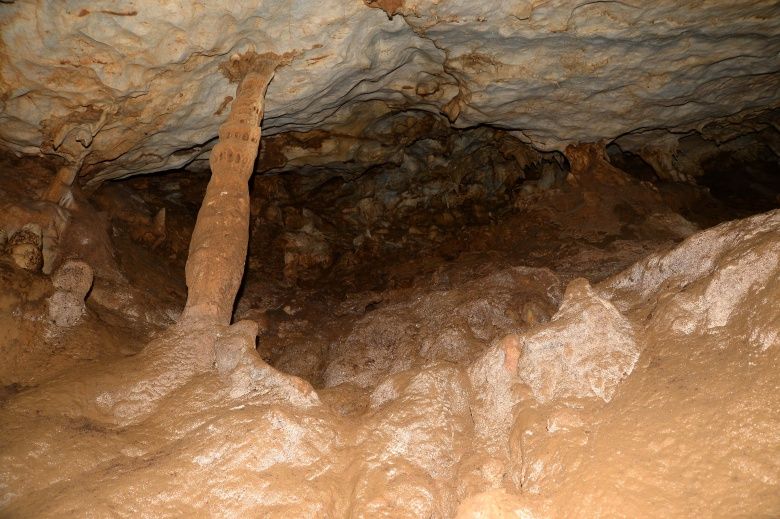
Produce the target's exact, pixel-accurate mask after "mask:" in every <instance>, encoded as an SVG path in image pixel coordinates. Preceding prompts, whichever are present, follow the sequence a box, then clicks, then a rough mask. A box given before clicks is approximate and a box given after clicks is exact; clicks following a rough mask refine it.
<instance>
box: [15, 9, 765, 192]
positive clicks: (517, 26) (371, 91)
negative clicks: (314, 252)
mask: <svg viewBox="0 0 780 519" xmlns="http://www.w3.org/2000/svg"><path fill="white" fill-rule="evenodd" d="M368 4H370V5H374V6H385V9H388V12H389V13H395V16H392V17H388V15H387V13H385V12H383V11H382V10H380V9H374V8H371V7H370V6H367V5H366V3H364V2H349V3H344V2H341V1H339V0H323V1H322V2H316V3H313V2H302V3H296V4H293V5H290V4H289V3H288V2H285V1H283V0H275V1H270V2H261V3H257V2H249V3H247V2H232V3H216V2H196V3H195V4H193V5H192V6H186V7H185V6H180V5H179V4H176V3H164V4H161V3H160V2H157V1H153V0H136V1H134V2H133V3H132V4H131V5H127V6H122V7H121V8H120V7H117V5H116V3H115V2H111V1H108V0H101V1H94V2H90V4H89V5H88V6H81V5H75V4H72V3H69V2H60V1H55V0H39V1H37V2H12V3H4V4H3V6H2V11H0V23H1V24H2V26H3V31H2V45H1V46H0V47H1V48H2V49H3V51H2V53H1V54H0V75H2V77H3V84H4V85H5V86H4V91H5V92H6V93H5V94H4V96H3V124H2V125H1V126H0V141H2V142H3V143H4V145H5V146H6V147H8V148H10V149H11V150H13V151H16V152H21V153H27V154H39V153H41V151H42V150H46V151H48V150H52V149H56V148H57V147H59V146H60V145H61V144H62V143H63V142H67V143H69V144H68V145H69V146H72V147H73V148H74V150H73V151H71V152H70V153H71V154H74V155H78V154H79V153H80V152H83V151H85V150H86V151H88V152H89V154H88V156H86V158H85V171H86V172H87V173H88V174H89V175H90V176H91V177H92V178H98V179H106V178H113V177H121V176H127V175H129V174H134V173H142V172H150V171H157V170H163V169H173V168H176V167H180V166H183V165H185V164H188V163H190V162H192V161H193V160H195V159H203V158H205V157H206V156H207V155H208V153H209V151H210V148H211V146H212V144H213V139H214V138H215V137H216V136H217V128H218V127H219V125H220V124H221V122H223V120H224V118H225V117H226V115H227V110H226V108H227V106H228V105H229V104H230V103H231V100H232V97H233V95H234V92H233V87H232V86H231V85H230V84H229V83H228V80H227V79H226V78H225V77H224V76H223V75H222V74H220V73H219V71H218V67H219V66H220V63H222V62H224V61H225V60H226V59H227V58H228V57H229V56H231V55H233V54H235V53H242V52H244V51H246V50H250V48H252V47H253V48H254V50H256V51H257V52H265V51H270V52H275V53H277V54H279V55H283V54H285V53H291V54H292V55H293V56H294V58H293V61H292V63H291V65H290V66H289V67H287V68H285V69H284V70H282V71H280V72H279V74H278V80H277V81H275V82H274V84H273V85H272V86H271V88H270V90H269V92H268V109H267V114H266V118H265V121H264V123H263V127H264V132H265V134H266V135H268V136H270V135H272V134H275V133H279V132H282V131H289V130H300V129H307V130H309V129H312V128H314V127H317V128H321V129H325V130H327V129H332V128H334V127H335V126H337V125H338V124H340V123H342V122H343V121H345V120H349V118H350V117H352V116H353V115H354V114H357V113H361V114H362V115H361V117H363V115H364V116H365V117H363V119H364V120H365V121H372V120H376V119H378V118H379V117H380V116H382V115H384V114H386V113H388V111H389V110H390V107H393V108H406V109H415V110H424V111H433V112H442V113H445V114H446V115H447V116H448V117H449V118H450V120H452V121H454V122H455V124H456V125H458V126H462V127H466V126H477V125H480V124H486V123H487V124H494V125H497V126H500V127H504V128H511V129H513V130H515V132H516V135H517V136H518V137H519V138H521V139H522V140H524V141H527V142H531V143H533V144H534V145H535V146H537V147H538V148H541V149H546V150H552V149H557V150H563V149H564V148H565V147H566V145H567V144H570V143H575V142H578V141H593V140H598V139H602V138H603V139H613V138H616V137H618V136H621V135H624V134H627V133H630V132H635V134H636V135H638V136H640V140H641V136H642V134H643V133H647V132H648V131H649V130H652V129H654V128H669V129H672V130H676V131H685V130H688V129H693V128H698V127H700V126H701V125H703V124H704V123H706V122H708V121H712V120H714V119H716V118H722V117H726V116H732V114H737V118H739V117H740V116H741V115H743V114H748V113H749V112H751V111H755V110H757V109H759V108H762V107H767V106H777V103H778V100H779V99H778V92H777V88H776V84H777V73H776V71H777V69H778V55H779V54H778V51H780V40H779V39H778V38H777V37H776V35H777V34H778V33H780V18H778V17H777V16H776V13H775V10H776V7H775V6H774V5H773V4H772V3H771V2H748V1H746V0H740V1H736V2H726V1H722V0H721V1H716V2H710V3H707V4H706V5H702V4H698V3H690V4H681V3H680V2H676V1H674V0H663V1H658V2H653V3H652V4H651V5H650V4H641V5H640V4H629V3H625V2H590V1H587V0H577V1H575V2H571V1H568V0H553V1H549V2H544V3H539V2H529V1H527V0H512V1H504V0H489V1H486V2H482V3H479V4H476V3H474V2H470V1H466V0H448V1H430V0H407V1H405V2H390V3H387V2H384V3H382V2H369V3H368ZM386 5H392V6H393V8H392V9H390V8H388V7H386ZM41 35H44V36H43V37H42V36H41ZM659 42H663V44H659ZM367 100H372V101H371V102H367ZM161 114H162V115H161ZM560 121H566V124H560ZM364 126H365V123H364V124H363V125H359V126H357V127H356V128H354V129H353V131H352V135H353V137H355V138H357V137H359V136H360V130H361V128H362V127H364ZM375 142H376V141H375ZM333 151H335V149H334V150H333ZM328 153H331V151H329V150H328V149H321V150H320V151H319V153H318V155H327V154H328ZM364 153H365V154H366V155H365V156H369V155H370V154H371V147H370V146H366V147H364ZM107 160H109V161H110V162H106V161H107Z"/></svg>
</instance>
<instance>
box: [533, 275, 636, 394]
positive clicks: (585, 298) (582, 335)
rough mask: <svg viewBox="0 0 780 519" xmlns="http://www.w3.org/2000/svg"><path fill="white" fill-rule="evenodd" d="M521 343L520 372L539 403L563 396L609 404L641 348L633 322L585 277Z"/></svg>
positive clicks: (573, 283) (575, 282)
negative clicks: (600, 295)
mask: <svg viewBox="0 0 780 519" xmlns="http://www.w3.org/2000/svg"><path fill="white" fill-rule="evenodd" d="M520 342H521V344H522V346H521V349H522V352H521V354H520V360H519V362H518V375H519V377H520V378H521V379H522V380H523V381H524V382H525V383H526V384H528V385H529V386H530V387H531V389H532V390H533V393H534V396H535V397H536V398H537V399H538V400H539V401H542V402H545V401H549V400H552V399H556V398H567V397H581V398H585V397H598V398H601V399H602V400H604V401H605V402H609V401H610V400H611V399H612V397H613V395H614V394H615V391H616V390H617V385H618V384H619V383H620V381H621V380H623V378H625V377H626V376H627V375H628V374H630V373H631V371H632V370H633V368H634V365H635V364H636V361H637V359H638V358H639V351H640V347H639V343H638V341H637V337H636V336H635V333H634V329H633V326H632V325H631V323H630V322H629V321H628V320H627V319H626V318H625V317H624V316H623V315H621V313H620V312H619V311H618V310H617V308H615V306H614V305H613V304H612V303H610V302H609V301H608V300H606V299H603V298H601V297H599V296H598V295H597V294H596V292H595V290H594V289H593V288H591V286H590V284H589V283H588V282H587V281H586V280H585V279H576V280H574V281H572V282H571V283H570V284H569V286H568V287H567V289H566V294H565V295H564V300H563V303H562V304H561V308H560V309H559V310H558V313H556V314H555V315H554V316H553V318H552V320H551V321H550V322H549V323H548V324H545V325H541V326H540V327H538V328H537V329H535V330H532V331H531V332H529V333H528V334H526V335H523V336H521V341H520Z"/></svg>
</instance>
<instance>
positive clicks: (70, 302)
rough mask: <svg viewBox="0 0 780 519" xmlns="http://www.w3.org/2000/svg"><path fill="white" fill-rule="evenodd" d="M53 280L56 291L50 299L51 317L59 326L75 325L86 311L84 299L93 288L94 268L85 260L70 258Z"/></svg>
mask: <svg viewBox="0 0 780 519" xmlns="http://www.w3.org/2000/svg"><path fill="white" fill-rule="evenodd" d="M51 280H52V284H53V285H54V288H55V289H56V291H55V292H54V294H52V296H51V297H49V299H48V303H49V318H50V319H51V320H52V321H54V323H55V324H56V325H57V326H62V327H68V326H73V325H74V324H76V323H77V322H78V321H79V319H81V316H82V315H84V313H85V312H86V307H85V305H84V299H85V298H86V297H87V293H88V292H89V290H90V289H91V288H92V280H93V274H92V268H90V266H89V265H87V264H86V263H84V262H83V261H74V260H69V261H67V262H65V263H64V264H63V265H62V266H61V267H60V268H59V269H57V270H56V271H55V272H54V274H52V279H51Z"/></svg>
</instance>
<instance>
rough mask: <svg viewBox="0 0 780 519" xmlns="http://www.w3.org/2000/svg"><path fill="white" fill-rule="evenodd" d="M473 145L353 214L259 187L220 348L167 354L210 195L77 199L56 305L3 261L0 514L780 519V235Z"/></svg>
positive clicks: (133, 193) (265, 180) (171, 191)
mask: <svg viewBox="0 0 780 519" xmlns="http://www.w3.org/2000/svg"><path fill="white" fill-rule="evenodd" d="M487 133H488V134H489V138H486V140H487V141H490V142H492V144H493V145H494V146H496V147H494V148H491V153H490V154H489V155H490V156H491V157H493V162H492V163H491V164H492V165H491V167H490V168H489V169H483V170H479V171H478V172H475V171H471V172H470V173H467V174H464V176H463V177H461V178H460V180H458V181H457V182H455V179H457V176H456V175H455V174H453V175H452V176H450V177H445V176H443V171H444V170H445V169H447V168H445V167H443V166H442V169H441V170H440V171H438V172H437V170H436V165H435V164H434V165H433V167H431V168H430V169H415V168H414V167H413V166H410V164H411V163H412V162H413V160H412V159H414V157H415V156H416V157H423V156H425V153H423V151H426V150H431V149H436V147H437V146H438V144H433V143H432V142H428V143H425V144H420V145H418V146H417V147H415V146H410V148H409V150H408V151H407V152H406V156H407V159H403V160H402V161H401V164H402V166H398V165H397V164H395V163H393V164H391V165H387V166H385V167H383V168H376V169H374V170H373V173H371V174H368V173H367V174H366V175H364V176H361V177H357V178H352V177H349V182H351V184H349V185H347V182H346V181H345V180H344V178H342V177H340V176H339V174H338V172H334V171H330V172H329V173H327V174H326V172H325V171H321V172H319V173H317V172H314V171H309V173H312V174H311V175H309V176H305V175H301V176H299V177H294V176H290V177H286V176H285V177H281V176H278V175H275V174H273V173H270V174H267V175H263V176H259V177H256V179H255V180H254V185H253V190H254V191H253V199H252V200H253V201H252V207H251V208H250V214H251V215H252V226H251V239H250V258H249V271H248V274H247V276H246V279H245V283H244V286H243V287H242V289H241V293H240V295H239V300H238V304H237V305H236V308H235V312H234V324H232V325H230V326H225V327H222V328H219V329H218V330H217V331H216V333H212V331H210V329H205V328H203V329H201V328H198V327H196V326H189V327H188V326H172V325H171V323H172V322H174V321H175V319H176V318H177V317H178V315H179V312H181V309H182V307H183V304H184V294H185V293H184V290H183V287H182V276H183V268H184V260H185V259H186V250H187V239H186V238H187V236H188V233H189V232H191V229H192V226H193V225H194V213H195V211H197V203H196V201H197V200H198V199H199V198H200V197H202V194H203V189H204V188H205V180H206V179H205V178H202V177H197V176H196V175H192V174H190V173H177V174H172V175H166V176H160V177H149V178H138V179H134V180H131V181H129V182H127V183H126V184H117V185H106V186H104V188H102V189H101V190H100V191H98V192H97V193H95V194H93V195H92V196H91V197H90V198H89V199H86V198H84V199H80V202H79V209H78V210H73V212H72V221H71V222H70V227H69V229H70V231H69V234H66V235H64V236H63V240H61V242H60V244H59V247H61V250H62V251H63V252H62V261H61V266H59V267H58V269H55V270H54V274H53V275H51V276H47V275H45V274H43V273H42V272H36V271H29V270H23V269H20V268H18V267H17V266H16V264H15V263H14V261H13V258H11V257H10V256H8V255H5V256H3V258H2V259H1V260H0V276H1V277H2V283H3V285H4V286H5V287H7V290H6V291H5V292H4V293H3V295H2V297H0V309H2V312H0V337H1V338H2V343H1V344H2V348H3V349H2V354H3V358H4V359H5V362H4V364H3V368H2V370H0V383H1V384H2V392H0V514H2V515H8V516H11V517H63V516H103V515H110V514H113V515H117V516H119V517H132V516H155V517H166V516H181V515H205V516H215V517H241V516H261V517H334V518H336V517H366V518H368V517H388V518H391V517H392V518H398V517H410V518H417V517H441V518H445V517H465V518H474V517H491V518H493V517H525V518H529V517H535V518H542V517H592V516H595V515H602V516H613V515H617V516H622V515H627V516H638V517H641V516H648V515H664V516H670V517H675V516H697V515H705V516H708V515H713V516H740V515H741V516H761V515H765V516H772V515H777V514H778V513H780V500H778V497H777V496H778V488H780V481H779V480H778V476H777V474H779V473H780V465H778V462H777V460H778V459H780V457H778V456H776V455H775V454H776V453H778V452H780V437H778V435H777V434H776V431H778V430H780V414H778V409H780V400H778V398H780V397H778V395H780V391H778V384H780V382H779V381H778V376H777V373H778V372H779V371H778V368H780V365H779V363H780V327H779V325H778V323H780V314H779V312H780V310H779V309H778V306H777V304H775V301H777V300H778V299H780V285H778V281H777V280H778V279H780V212H778V210H774V211H770V212H764V213H761V214H757V215H754V216H751V217H748V218H743V219H737V220H732V221H726V222H723V223H720V224H719V225H716V226H714V227H710V228H706V229H704V230H698V228H697V227H698V226H697V225H695V224H694V223H692V221H691V220H689V219H687V218H684V217H683V216H681V215H680V214H679V213H678V212H675V211H674V210H673V208H672V205H673V203H674V204H677V203H680V204H682V203H687V202H688V201H691V200H701V199H706V197H707V195H706V193H702V192H698V191H697V192H696V193H695V196H694V194H691V193H692V190H695V189H697V188H695V186H691V185H688V186H685V187H681V186H677V188H672V187H669V186H664V185H662V184H653V183H649V182H647V181H642V180H640V179H638V178H637V177H635V176H631V175H627V174H626V173H625V172H623V171H621V170H619V169H617V168H616V167H614V164H612V165H610V164H608V160H609V157H608V156H607V154H606V151H605V150H604V149H602V148H600V147H598V146H596V147H584V148H579V149H578V150H569V157H571V159H570V162H568V161H565V162H559V161H558V160H559V159H557V158H556V156H554V155H544V154H539V153H537V152H533V151H532V150H530V149H528V148H523V147H517V148H513V153H511V154H507V155H502V154H501V153H500V152H498V151H495V150H497V147H498V146H500V144H501V142H503V143H504V145H506V144H507V142H511V141H502V140H501V139H502V137H501V135H502V134H501V133H500V132H499V133H497V132H495V131H493V130H491V131H489V132H487ZM440 137H441V139H442V140H441V142H445V143H447V142H450V139H455V136H452V135H443V136H440ZM431 140H436V139H431ZM451 149H452V150H453V151H454V152H455V153H454V154H453V156H454V157H455V159H457V160H454V162H453V163H451V164H449V170H450V171H456V172H457V171H458V168H462V169H463V171H466V170H469V169H473V168H472V164H473V162H469V160H471V159H469V157H471V156H473V155H474V154H473V153H470V152H468V151H466V150H468V146H466V147H460V148H459V147H458V146H455V147H453V148H451ZM458 150H461V151H458ZM458 157H460V158H458ZM508 157H509V158H508ZM518 157H524V159H523V160H525V158H527V159H528V160H527V161H526V162H523V164H524V165H523V166H522V167H520V166H519V165H518V164H519V163H518ZM415 160H416V159H415ZM475 160H477V159H475ZM403 164H406V165H405V166H404V165H403ZM569 164H571V167H569ZM607 166H610V167H607ZM545 171H546V172H545ZM49 173H50V172H48V173H47V172H40V171H38V173H37V174H40V175H41V176H42V180H41V181H40V183H39V184H40V185H41V186H43V185H46V182H45V180H46V178H47V176H50V174H49ZM342 173H343V172H342ZM415 175H416V177H415ZM2 178H4V177H0V181H2ZM415 178H416V179H417V180H419V182H414V181H413V179H415ZM445 179H447V180H448V181H449V182H450V183H449V184H447V183H446V182H444V180H445ZM26 182H29V183H31V184H33V183H34V182H36V172H35V170H34V169H30V170H29V171H28V175H27V180H26ZM9 189H10V188H9ZM673 189H677V190H676V191H672V190H673ZM9 192H10V191H9ZM670 192H672V195H673V196H672V195H670V194H669V193H670ZM77 195H78V194H77ZM392 200H396V201H397V203H396V205H393V204H390V203H386V202H387V201H392ZM404 200H407V202H403V201H404ZM409 200H413V201H414V202H413V203H412V202H409ZM303 201H305V203H303ZM380 201H381V203H380ZM163 209H164V214H165V220H164V223H163V224H162V225H161V223H160V219H159V217H157V215H158V214H160V211H161V210H163ZM98 214H102V216H101V217H100V218H96V217H95V215H98ZM705 216H706V217H708V218H709V217H711V214H708V215H705ZM89 218H96V219H95V220H90V219H89ZM339 218H340V219H339ZM721 219H723V218H721ZM95 222H97V224H95ZM90 223H92V225H90ZM432 226H435V228H436V232H433V230H434V229H432ZM413 229H418V230H419V232H418V231H416V230H413ZM380 231H381V232H380ZM295 233H304V234H307V235H308V236H316V237H317V240H319V243H321V244H322V243H324V244H327V250H328V252H327V254H325V255H326V256H327V257H328V258H329V259H328V261H320V260H317V261H314V260H312V258H318V257H320V256H317V254H320V252H322V251H323V250H324V246H317V247H313V246H309V245H310V244H307V243H308V242H303V241H301V242H295V243H296V245H295V248H291V246H290V240H289V239H288V237H289V235H290V234H295ZM85 238H88V239H86V240H85ZM95 243H98V244H102V248H97V247H95V246H94V244H95ZM96 250H98V252H100V250H102V251H103V253H100V254H97V253H96V252H95V251H96ZM317 251H320V252H317ZM89 253H91V255H90V254H89ZM289 254H293V256H294V258H295V259H294V261H291V262H288V261H287V260H286V258H287V257H288V255H289ZM323 257H324V256H323ZM74 258H85V259H84V260H83V261H81V260H75V259H74ZM286 265H294V270H293V269H288V270H285V266H286ZM93 278H94V279H93ZM90 286H92V288H91V290H90ZM58 293H59V294H69V295H71V296H72V297H73V298H74V301H75V300H78V303H79V306H78V309H79V312H78V319H74V320H73V321H72V322H71V321H68V323H69V324H70V326H67V327H63V326H57V324H56V323H55V322H52V320H51V319H50V317H51V314H50V312H51V308H52V302H51V301H52V298H54V296H55V295H56V294H58ZM60 297H61V296H60ZM55 302H56V298H55ZM74 304H75V303H74ZM55 308H57V307H55ZM74 308H76V306H74ZM68 315H70V314H68ZM74 315H75V314H74ZM55 321H56V319H55ZM256 335H259V340H258V341H257V343H255V342H254V337H255V336H256ZM746 496H747V497H746Z"/></svg>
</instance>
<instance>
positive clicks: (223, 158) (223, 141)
mask: <svg viewBox="0 0 780 519" xmlns="http://www.w3.org/2000/svg"><path fill="white" fill-rule="evenodd" d="M277 64H278V61H276V60H274V59H261V60H257V59H255V60H253V61H252V63H251V64H249V65H248V66H249V70H248V71H247V72H246V73H244V74H243V78H242V79H241V81H240V83H239V85H238V88H237V92H236V99H235V101H233V106H232V108H231V111H230V115H229V116H228V119H227V121H226V122H225V123H224V124H223V125H222V126H220V129H219V143H218V144H217V145H216V146H215V147H214V149H213V150H212V152H211V159H210V165H211V180H210V181H209V184H208V188H207V189H206V195H205V197H204V198H203V204H202V205H201V208H200V212H199V213H198V219H197V222H196V224H195V229H194V230H193V233H192V239H191V241H190V250H189V256H188V258H187V267H186V280H187V288H188V295H187V304H186V306H185V309H184V313H183V314H182V317H181V319H180V322H186V323H188V324H190V323H194V322H198V323H202V324H216V325H229V324H230V320H231V316H232V313H233V303H234V301H235V297H236V294H237V292H238V288H239V285H240V284H241V278H242V276H243V274H244V264H245V262H246V253H247V242H248V240H249V188H248V180H249V177H250V176H251V174H252V171H253V168H254V162H255V158H256V157H257V151H258V143H259V142H260V121H261V119H262V116H263V109H264V97H265V92H266V89H267V88H268V84H269V83H270V81H271V79H272V78H273V73H274V69H275V68H276V66H277Z"/></svg>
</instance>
